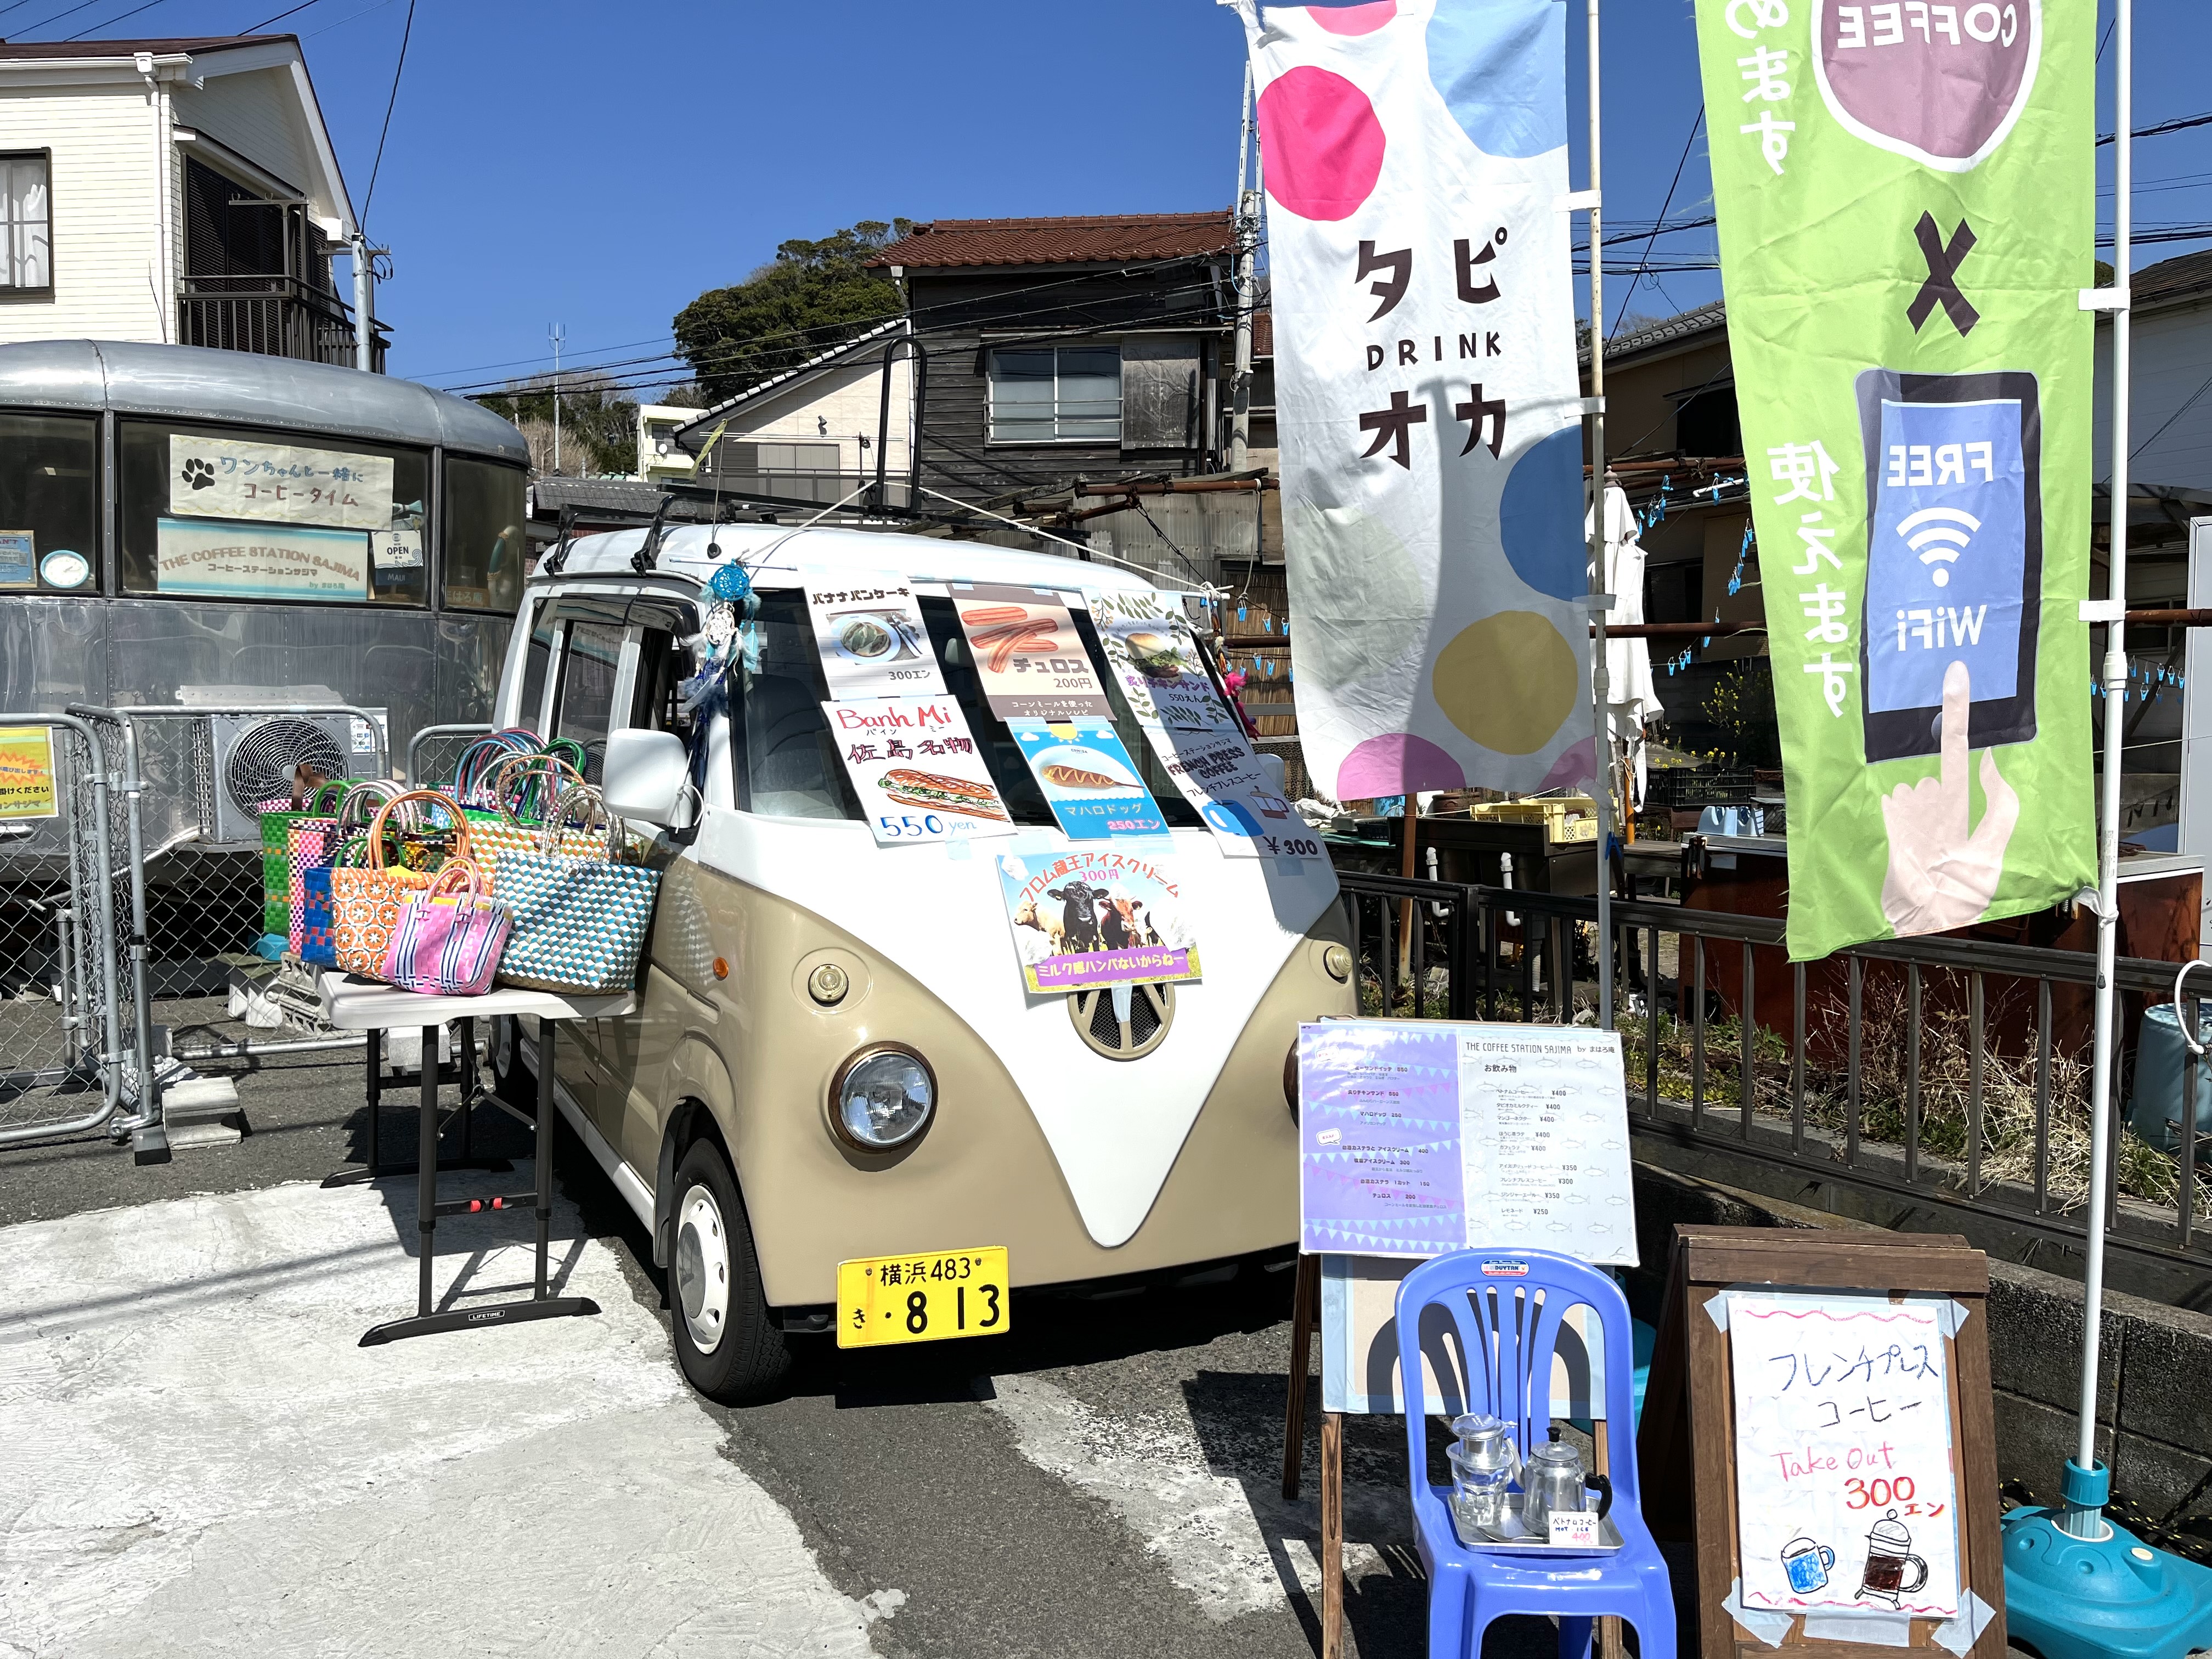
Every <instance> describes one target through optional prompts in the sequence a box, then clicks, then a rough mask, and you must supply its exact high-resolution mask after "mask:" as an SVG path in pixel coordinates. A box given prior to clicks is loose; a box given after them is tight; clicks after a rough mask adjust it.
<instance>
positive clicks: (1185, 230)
mask: <svg viewBox="0 0 2212 1659" xmlns="http://www.w3.org/2000/svg"><path fill="white" fill-rule="evenodd" d="M1235 240H1236V230H1235V228H1234V226H1233V224H1232V223H1231V217H1230V213H1229V210H1228V209H1226V208H1223V209H1221V210H1218V211H1217V212H1212V213H1124V214H1108V215H1090V214H1084V215H1079V216H1075V217H1073V218H1066V219H939V220H935V221H933V222H931V223H928V224H923V225H916V226H915V228H914V233H913V234H911V235H909V236H907V237H904V238H902V239H901V240H898V241H896V242H893V243H892V244H891V245H890V246H889V247H887V248H884V249H883V250H882V251H881V252H878V253H877V254H875V255H874V256H873V257H872V258H870V259H869V260H868V263H869V264H872V265H902V266H905V267H907V268H908V269H910V270H911V269H916V268H928V267H939V266H973V265H1076V264H1128V263H1133V262H1135V261H1139V260H1146V259H1176V258H1191V257H1193V256H1195V255H1199V254H1206V253H1226V252H1228V251H1229V249H1230V247H1231V246H1232V245H1233V243H1234V242H1235Z"/></svg>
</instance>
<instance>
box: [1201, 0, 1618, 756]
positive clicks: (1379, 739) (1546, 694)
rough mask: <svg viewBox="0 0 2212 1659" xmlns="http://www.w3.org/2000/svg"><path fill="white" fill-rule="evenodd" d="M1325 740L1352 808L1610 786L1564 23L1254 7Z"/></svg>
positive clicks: (1302, 556) (1288, 428)
mask: <svg viewBox="0 0 2212 1659" xmlns="http://www.w3.org/2000/svg"><path fill="white" fill-rule="evenodd" d="M1236 3H1237V10H1238V12H1239V14H1240V15H1242V16H1243V20H1244V22H1245V25H1246V29H1247V33H1248V35H1249V40H1250V46H1251V58H1252V72H1253V76H1254V80H1255V84H1256V86H1257V87H1258V88H1259V124H1260V133H1261V148H1262V149H1263V151H1264V153H1265V155H1266V157H1267V172H1266V184H1267V254H1268V258H1269V259H1270V261H1271V262H1272V265H1273V301H1272V304H1273V314H1274V325H1275V337H1276V339H1277V341H1278V342H1279V349H1278V350H1277V352H1276V356H1275V384H1276V392H1277V424H1278V427H1279V430H1280V433H1281V439H1282V459H1283V502H1284V506H1283V534H1284V542H1285V548H1286V550H1287V556H1288V559H1289V576H1290V596H1291V610H1292V611H1294V612H1295V613H1296V614H1297V617H1298V620H1299V623H1300V631H1299V634H1298V645H1297V694H1298V730H1299V735H1300V737H1301V738H1302V739H1303V742H1304V750H1305V756H1306V761H1307V763H1308V764H1309V766H1310V767H1311V769H1312V770H1313V775H1314V776H1315V778H1316V781H1318V782H1319V784H1320V785H1321V787H1322V789H1323V790H1324V791H1325V792H1327V793H1330V794H1332V795H1334V796H1335V797H1336V798H1337V799H1352V798H1355V797H1358V798H1365V797H1369V796H1375V795H1393V794H1402V793H1406V792H1407V791H1408V790H1419V789H1455V788H1459V787H1462V786H1464V785H1469V784H1474V785H1482V786H1486V787H1498V788H1512V789H1530V788H1535V787H1541V786H1549V785H1557V784H1564V783H1571V782H1573V781H1576V780H1577V779H1580V778H1583V777H1586V776H1589V775H1590V774H1591V773H1592V772H1593V771H1594V770H1595V767H1594V765H1593V763H1592V753H1591V748H1590V730H1589V724H1590V721H1589V692H1588V690H1587V688H1588V686H1589V637H1588V635H1589V628H1588V617H1587V615H1586V613H1585V611H1584V610H1583V598H1584V596H1585V595H1586V594H1587V593H1588V592H1589V574H1588V571H1589V561H1588V556H1587V553H1586V551H1585V549H1584V546H1583V535H1582V522H1583V447H1582V433H1581V404H1580V401H1579V399H1580V396H1581V386H1580V384H1579V382H1578V380H1577V373H1576V368H1575V328H1574V313H1573V293H1572V287H1571V275H1570V264H1569V241H1568V238H1569V229H1570V225H1571V217H1570V216H1569V215H1568V214H1566V213H1565V212H1563V211H1561V210H1560V205H1559V203H1560V197H1562V196H1563V195H1565V193H1566V191H1567V188H1568V178H1567V114H1566V44H1565V21H1564V19H1565V7H1564V6H1562V5H1560V4H1559V3H1557V0H1396V3H1395V4H1392V3H1383V4H1373V5H1362V6H1350V7H1343V8H1336V9H1329V8H1323V7H1320V6H1314V7H1302V6H1281V7H1271V8H1269V9H1267V11H1266V12H1265V13H1261V12H1260V11H1259V10H1258V9H1256V8H1255V5H1254V4H1253V3H1252V0H1236Z"/></svg>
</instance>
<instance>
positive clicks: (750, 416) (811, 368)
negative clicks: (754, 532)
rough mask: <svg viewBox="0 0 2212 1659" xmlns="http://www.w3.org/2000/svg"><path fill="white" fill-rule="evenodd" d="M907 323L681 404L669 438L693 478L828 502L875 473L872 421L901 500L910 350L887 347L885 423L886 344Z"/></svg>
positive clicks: (893, 492) (910, 408)
mask: <svg viewBox="0 0 2212 1659" xmlns="http://www.w3.org/2000/svg"><path fill="white" fill-rule="evenodd" d="M906 328H907V324H906V319H904V318H897V319H893V320H892V321H890V322H888V323H884V324H883V325H880V326H879V327H876V328H872V329H870V330H869V331H867V332H866V333H864V334H860V335H858V336H856V337H854V338H853V339H850V340H848V341H846V342H845V343H842V344H841V345H838V346H835V347H833V348H831V349H829V350H828V351H824V352H823V353H822V354H821V355H819V356H816V357H812V358H810V359H808V360H807V361H806V362H803V363H800V364H799V365H798V366H797V367H796V368H789V369H787V370H785V371H784V372H783V373H782V374H778V375H776V376H775V377H774V378H773V379H770V380H763V381H762V382H761V383H760V384H759V385H758V386H753V387H751V388H750V389H749V390H747V391H744V392H739V393H738V395H737V396H736V397H734V398H729V399H727V400H726V401H724V402H722V403H720V404H715V405H714V407H713V408H712V409H707V410H690V411H688V413H689V414H690V421H689V422H688V423H687V424H686V425H685V426H684V427H683V428H681V430H680V431H679V432H678V435H677V437H678V441H679V442H680V443H681V444H682V446H683V447H684V449H685V450H687V451H689V452H690V453H693V454H695V455H696V456H697V457H698V465H697V467H696V471H694V473H693V475H692V481H693V482H694V483H700V484H707V485H713V484H715V483H720V484H721V486H722V487H723V488H725V489H730V490H733V491H738V492H740V493H744V494H752V495H768V496H775V497H780V498H782V499H785V500H791V501H821V502H823V504H824V505H827V504H828V503H829V502H832V501H839V500H842V498H843V497H845V496H846V495H849V494H850V493H851V492H852V491H853V490H854V489H858V488H859V487H860V482H861V480H862V479H863V478H873V477H875V473H876V466H877V459H878V450H877V439H878V428H881V433H882V438H883V448H882V456H883V464H884V477H885V481H886V483H887V484H888V485H889V486H890V489H889V492H888V493H889V496H890V501H892V502H893V503H894V504H896V505H899V506H903V505H905V504H906V491H905V479H906V475H907V459H908V456H909V455H910V454H911V453H913V452H912V447H911V430H910V428H911V425H912V422H913V418H914V404H913V398H912V385H913V356H912V354H911V352H910V351H908V350H906V349H900V350H897V351H896V352H894V353H893V354H892V361H891V366H890V381H891V395H890V421H889V422H888V423H887V424H886V423H885V422H884V349H885V348H887V347H889V346H890V345H891V343H893V342H894V341H895V340H896V338H897V337H900V336H901V335H902V334H904V333H905V332H906ZM718 433H719V434H720V436H719V437H717V436H716V435H717V434H718ZM710 441H711V444H712V448H711V451H710V450H709V448H708V446H709V443H710Z"/></svg>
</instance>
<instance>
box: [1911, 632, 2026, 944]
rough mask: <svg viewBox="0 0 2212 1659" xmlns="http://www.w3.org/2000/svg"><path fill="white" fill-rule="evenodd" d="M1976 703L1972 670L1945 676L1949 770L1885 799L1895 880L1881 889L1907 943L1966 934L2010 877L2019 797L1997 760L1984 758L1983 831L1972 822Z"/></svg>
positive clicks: (1986, 753)
mask: <svg viewBox="0 0 2212 1659" xmlns="http://www.w3.org/2000/svg"><path fill="white" fill-rule="evenodd" d="M1970 702H1972V690H1971V689H1970V686H1969V684H1968V680H1967V675H1966V664H1964V663H1963V662H1954V663H1953V664H1952V665H1950V667H1949V668H1948V669H1946V670H1945V671H1944V673H1943V723H1942V763H1941V765H1940V766H1939V768H1938V769H1937V772H1936V775H1935V776H1934V777H1932V778H1923V779H1922V780H1921V781H1919V782H1918V783H1913V784H1905V783H1900V784H1899V785H1898V786H1897V787H1896V788H1895V789H1893V790H1892V791H1891V792H1890V793H1888V794H1887V795H1886V796H1884V797H1883V798H1882V803H1881V817H1882V822H1883V823H1884V824H1885V825H1886V826H1887V829H1888V830H1889V873H1888V874H1887V876H1886V877H1884V878H1883V879H1882V884H1881V913H1882V915H1885V916H1887V918H1888V919H1889V925H1890V926H1891V927H1894V928H1895V929H1896V930H1897V933H1898V935H1899V937H1900V938H1905V937H1908V936H1910V935H1912V934H1916V933H1942V932H1943V931H1944V930H1945V929H1946V928H1951V927H1965V926H1966V924H1967V923H1969V922H1971V921H1976V920H1978V918H1979V917H1980V915H1981V914H1982V912H1983V911H1984V910H1986V909H1988V908H1989V907H1990V898H1991V897H1992V896H1994V895H1995V894H1996V890H1997V878H1998V877H1999V876H2000V875H2002V873H2003V872H2004V854H2005V847H2006V845H2007V843H2008V842H2010V841H2011V840H2012V832H2013V829H2014V827H2015V825H2016V824H2018V823H2019V822H2020V796H2019V794H2018V793H2017V792H2016V791H2015V790H2014V788H2013V787H2012V786H2011V785H2010V784H2008V783H2007V782H2006V781H2004V779H2003V777H2002V775H1999V773H1998V771H1997V757H1996V754H1995V753H1994V752H1993V751H1991V750H1983V752H1982V794H1983V796H1984V800H1985V802H1986V805H1985V807H1984V811H1983V813H1982V822H1981V824H1980V826H1979V827H1978V829H1974V830H1973V832H1972V834H1971V835H1970V834H1968V833H1967V826H1966V819H1967V817H1968V803H1969V795H1970V792H1969V791H1968V789H1967V787H1966V764H1967V750H1966V710H1967V707H1968V705H1969V703H1970Z"/></svg>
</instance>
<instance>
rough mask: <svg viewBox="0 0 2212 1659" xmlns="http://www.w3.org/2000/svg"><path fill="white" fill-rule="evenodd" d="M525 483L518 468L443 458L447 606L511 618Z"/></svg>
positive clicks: (522, 540)
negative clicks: (444, 473)
mask: <svg viewBox="0 0 2212 1659" xmlns="http://www.w3.org/2000/svg"><path fill="white" fill-rule="evenodd" d="M525 489H526V480H525V479H524V477H523V474H522V469H521V468H520V467H518V466H502V465H499V464H498V463H497V462H494V461H477V460H471V459H468V458H467V457H465V456H460V455H448V456H447V457H446V497H445V501H446V510H445V519H446V575H445V587H444V594H445V600H444V602H445V604H446V605H447V606H449V607H450V608H452V609H454V610H459V611H499V612H501V614H502V615H512V614H513V611H514V608H515V606H516V605H517V604H518V603H520V600H521V598H522V557H523V554H524V553H525V552H526V550H527V538H526V536H525V534H524V532H523V522H524V519H525V516H526V513H525V503H524V499H523V496H524V490H525Z"/></svg>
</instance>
